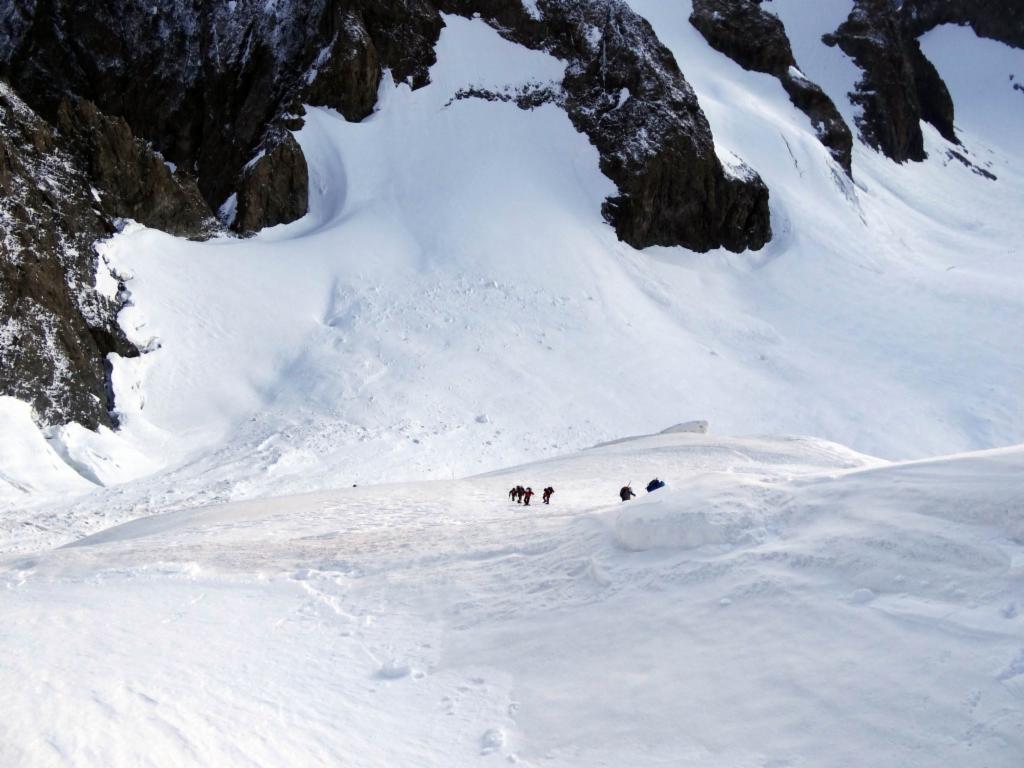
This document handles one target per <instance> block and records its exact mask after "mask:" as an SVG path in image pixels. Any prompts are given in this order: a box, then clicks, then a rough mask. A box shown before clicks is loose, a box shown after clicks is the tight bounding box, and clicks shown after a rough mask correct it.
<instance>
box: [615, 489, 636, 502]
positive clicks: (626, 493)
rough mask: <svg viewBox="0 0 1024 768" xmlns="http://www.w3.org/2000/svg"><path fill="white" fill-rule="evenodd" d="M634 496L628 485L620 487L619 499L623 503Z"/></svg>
mask: <svg viewBox="0 0 1024 768" xmlns="http://www.w3.org/2000/svg"><path fill="white" fill-rule="evenodd" d="M634 496H636V494H635V493H633V489H632V488H630V487H629V486H628V485H624V486H622V488H621V490H620V491H619V498H620V499H622V500H623V501H629V500H630V499H632V498H633V497H634Z"/></svg>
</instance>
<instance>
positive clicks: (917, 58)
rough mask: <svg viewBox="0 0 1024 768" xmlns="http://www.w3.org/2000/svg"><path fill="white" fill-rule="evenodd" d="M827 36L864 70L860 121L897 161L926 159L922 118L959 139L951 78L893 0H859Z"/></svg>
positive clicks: (867, 136)
mask: <svg viewBox="0 0 1024 768" xmlns="http://www.w3.org/2000/svg"><path fill="white" fill-rule="evenodd" d="M824 42H825V43H826V44H827V45H838V46H839V47H840V48H841V49H842V50H843V52H844V53H846V54H847V55H848V56H850V58H852V59H853V60H854V61H855V62H856V63H857V66H859V67H860V68H861V69H862V70H864V76H863V77H862V78H861V80H860V82H859V83H858V84H857V90H856V91H855V92H854V93H852V94H850V98H851V99H852V100H853V102H854V103H855V104H858V105H860V106H861V108H862V109H863V116H862V117H861V118H860V119H859V120H858V125H857V127H858V128H859V130H860V135H861V138H862V139H864V141H865V142H866V143H867V144H869V145H870V146H872V147H875V148H876V149H879V150H881V151H882V152H884V153H885V154H886V155H887V156H889V157H891V158H892V159H893V160H896V161H897V162H901V163H902V162H905V161H907V160H918V161H919V160H924V159H925V157H926V156H927V155H926V154H925V151H924V137H923V136H922V134H921V126H920V121H921V120H922V119H928V120H929V122H931V123H932V124H933V125H934V126H935V127H936V128H937V129H938V130H939V132H940V133H941V134H942V135H943V137H945V138H946V139H947V140H948V141H951V142H954V143H957V138H956V133H955V132H954V131H953V100H952V98H951V97H950V95H949V91H948V90H947V89H946V84H945V83H943V82H942V79H941V78H940V77H939V74H938V72H936V71H935V67H934V66H932V65H931V63H930V62H929V61H928V60H927V59H926V58H925V56H924V54H923V53H922V52H921V46H920V45H919V44H918V42H917V39H916V37H913V36H911V35H909V34H908V33H907V31H906V30H905V29H904V28H903V25H902V23H901V20H900V17H899V15H898V13H897V12H896V11H895V10H894V7H893V5H892V3H891V2H890V0H856V4H855V5H854V8H853V10H852V11H851V12H850V16H849V18H848V19H847V20H846V21H844V22H843V23H842V24H841V25H840V26H839V28H838V29H837V30H836V31H835V33H833V34H831V35H826V36H825V38H824Z"/></svg>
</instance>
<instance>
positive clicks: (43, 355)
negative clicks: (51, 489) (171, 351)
mask: <svg viewBox="0 0 1024 768" xmlns="http://www.w3.org/2000/svg"><path fill="white" fill-rule="evenodd" d="M98 206H99V203H98V201H97V200H95V199H94V198H93V196H92V194H91V193H90V181H89V177H88V175H87V174H86V172H85V171H84V169H83V168H82V166H81V163H80V162H79V160H78V158H77V157H76V155H75V154H74V153H73V152H72V151H70V150H69V149H68V148H67V147H66V146H65V142H64V140H63V138H62V137H61V136H60V135H59V134H58V133H57V131H55V130H54V129H53V127H51V126H50V125H48V124H47V123H46V122H45V121H43V120H42V119H41V118H39V117H38V116H37V115H36V114H35V113H33V112H32V111H31V110H30V109H29V108H28V106H27V105H25V104H24V103H23V102H22V101H21V100H20V99H18V97H17V96H16V95H15V94H14V93H13V92H12V90H11V89H10V87H9V86H8V85H7V84H6V83H4V82H2V81H0V394H4V395H11V396H14V397H18V398H21V399H23V400H26V401H28V402H29V403H31V404H32V405H33V407H34V408H35V411H36V413H37V414H38V415H39V417H40V418H41V419H42V420H43V421H44V422H48V423H57V422H66V421H78V422H80V423H82V424H84V425H85V426H87V427H90V428H95V427H97V426H99V425H101V424H105V425H112V424H113V421H114V419H113V416H112V409H113V398H112V394H111V392H110V388H109V386H108V383H107V378H108V371H107V361H106V356H107V354H108V353H110V352H116V353H118V354H120V355H122V356H125V357H132V356H135V355H137V354H138V351H137V350H136V348H135V347H134V346H133V345H132V344H131V343H130V342H129V341H128V340H127V339H126V338H125V336H124V334H123V332H122V331H121V329H120V327H119V326H118V325H117V319H116V318H117V313H118V311H119V310H120V307H121V299H119V298H111V297H109V296H107V295H104V294H103V293H101V292H100V291H97V290H96V288H95V285H96V281H95V276H96V270H97V259H98V257H97V255H96V252H95V250H94V249H93V244H94V243H95V242H96V241H97V240H98V239H101V238H103V237H107V236H109V235H110V234H111V233H112V231H113V230H112V227H111V225H110V222H109V220H108V218H107V217H106V216H105V215H103V213H102V212H101V211H100V210H99V207H98Z"/></svg>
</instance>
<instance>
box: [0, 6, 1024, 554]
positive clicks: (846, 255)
mask: <svg viewBox="0 0 1024 768" xmlns="http://www.w3.org/2000/svg"><path fill="white" fill-rule="evenodd" d="M834 4H835V5H837V6H839V5H842V3H838V0H837V2H836V3H834ZM677 6H678V7H677ZM772 6H773V7H774V10H776V11H777V12H778V13H779V15H780V17H781V18H782V19H783V20H784V21H785V22H786V24H787V29H788V32H789V36H790V38H791V39H792V40H793V49H794V53H795V56H796V58H797V60H798V62H799V63H800V65H801V67H802V68H803V69H804V71H805V72H806V74H807V76H808V77H810V78H811V79H813V80H814V81H815V82H818V83H820V84H822V87H823V88H824V89H825V91H826V92H828V94H829V95H830V96H831V98H832V99H833V100H834V101H835V103H836V104H837V105H841V106H840V109H841V110H842V111H846V112H847V113H848V114H852V113H850V112H849V110H851V109H852V107H850V105H849V100H848V99H845V98H844V94H843V90H842V89H844V88H852V87H853V84H854V79H853V74H852V71H851V69H850V66H851V65H850V62H849V61H848V60H844V58H843V54H842V52H841V51H839V50H838V49H836V48H828V47H826V46H824V45H818V46H817V48H815V47H814V46H813V45H811V44H809V43H808V42H807V41H808V40H811V41H812V42H813V40H814V39H815V35H818V34H819V29H818V28H814V27H813V25H812V23H811V21H809V20H807V19H804V20H803V24H801V23H797V22H799V21H800V20H799V19H798V18H797V17H796V15H795V14H796V6H795V5H787V4H786V3H784V2H782V0H776V2H774V3H772ZM632 7H633V8H634V9H635V10H636V11H637V12H638V13H640V14H642V15H643V16H644V17H645V18H647V19H648V20H649V21H650V22H651V24H652V26H653V28H654V30H655V31H656V32H657V34H658V36H659V39H660V40H661V41H662V42H663V43H664V44H665V45H666V46H667V47H668V48H669V50H671V51H672V52H673V54H674V55H675V57H676V58H677V60H678V61H679V62H680V65H681V66H682V68H683V69H684V70H685V71H686V72H687V75H688V78H689V80H690V82H691V83H692V84H693V87H694V89H695V90H696V92H697V95H698V96H699V98H700V103H701V105H702V108H703V110H704V111H705V113H706V114H707V116H708V120H709V122H710V125H711V128H712V130H713V132H714V134H715V142H716V144H715V146H716V149H717V151H718V152H719V154H720V156H721V157H722V160H723V162H724V163H726V164H727V165H737V164H738V163H739V162H740V160H742V161H743V162H744V163H748V164H749V165H750V166H752V167H754V168H756V169H757V170H758V171H759V173H760V174H761V175H762V177H763V178H764V179H765V180H766V181H767V183H768V184H769V186H770V188H771V190H772V197H771V206H772V218H773V221H774V222H775V224H774V227H775V237H774V239H773V240H772V241H771V242H770V243H769V244H768V245H767V246H766V247H765V248H764V249H762V250H760V251H756V252H751V251H748V252H745V253H741V254H733V253H729V252H727V251H724V250H716V251H711V252H709V253H707V254H697V253H693V252H691V251H687V250H685V249H682V248H678V247H676V248H665V247H655V248H650V249H647V250H645V251H637V250H635V249H633V248H631V247H630V246H628V245H627V244H624V243H622V242H620V241H619V240H618V239H617V238H616V236H615V232H614V230H613V229H612V228H611V227H609V226H608V225H607V224H605V223H603V222H602V219H601V206H602V201H603V200H604V199H605V198H606V197H607V196H608V195H610V194H613V193H614V185H613V184H612V183H611V182H610V181H609V180H608V179H607V178H606V177H605V176H604V175H603V174H602V173H601V171H600V161H599V157H598V153H597V151H596V150H595V148H594V147H593V145H591V144H590V143H589V142H588V141H587V139H586V137H585V136H583V135H581V134H580V133H578V132H577V130H576V129H575V128H574V126H573V124H572V123H571V122H570V120H569V119H568V118H567V115H566V113H565V112H564V111H563V110H562V109H560V108H559V107H558V105H556V104H551V103H545V104H541V105H539V106H537V107H536V108H534V109H530V110H523V109H520V108H519V107H518V106H516V105H515V104H513V103H509V102H505V101H502V100H497V101H490V100H486V99H479V98H469V99H465V98H456V96H457V95H458V94H459V93H460V92H465V91H467V89H472V88H477V89H482V90H489V91H494V92H514V91H515V90H516V89H517V88H522V87H523V86H529V85H531V84H534V85H538V84H539V85H541V86H543V85H544V84H545V83H554V82H557V81H558V80H559V79H560V78H561V77H562V76H563V71H564V66H565V64H564V62H563V61H560V60H558V59H557V58H555V57H553V56H551V55H550V54H547V53H543V52H540V51H536V50H529V49H527V48H525V47H522V46H519V45H516V44H514V43H511V42H509V41H507V40H505V39H503V38H502V37H501V36H500V35H499V34H498V33H497V32H495V30H494V29H493V28H492V27H490V26H489V25H487V24H485V23H484V22H483V21H482V20H479V19H476V20H474V19H465V18H461V17H457V16H446V17H445V18H444V22H445V27H444V29H443V30H442V32H441V36H440V39H439V42H438V45H437V50H436V57H437V62H436V63H435V64H434V65H433V66H432V67H431V68H430V71H429V75H430V83H429V85H425V86H424V87H422V88H418V89H415V90H412V89H410V87H409V86H408V85H406V84H398V85H393V84H391V83H390V82H389V81H387V80H385V81H383V82H382V85H381V87H380V92H379V96H378V104H377V108H376V111H375V112H374V114H373V115H371V116H370V117H369V118H367V119H366V120H364V121H362V122H359V123H353V122H348V121H346V120H344V119H343V118H341V117H340V116H339V115H338V114H337V113H335V112H334V111H332V110H330V109H320V108H313V107H310V108H308V109H307V116H306V120H305V125H304V127H303V128H302V129H301V130H300V131H298V132H297V133H296V139H297V143H298V144H299V145H300V146H301V148H302V150H303V153H304V155H305V156H306V157H307V158H308V163H309V167H310V186H309V193H310V201H309V205H310V212H309V213H308V214H307V216H306V217H304V218H303V219H300V220H299V221H296V222H294V223H292V224H288V225H283V226H278V227H273V228H269V229H265V230H263V231H262V232H261V233H259V234H258V235H256V236H255V237H253V238H249V239H238V238H234V237H228V236H220V237H216V238H213V239H211V240H209V241H206V242H195V241H188V240H184V239H179V238H174V237H171V236H169V235H167V234H164V233H162V232H160V231H157V230H154V229H148V228H145V227H140V226H137V225H129V226H128V227H127V228H126V229H125V230H124V231H123V232H122V233H121V234H119V235H117V236H116V237H114V238H112V239H110V240H109V241H107V242H105V243H103V244H101V245H100V247H99V250H100V253H101V256H102V259H103V261H104V263H105V264H106V266H107V268H108V269H110V270H112V272H113V273H114V274H116V275H118V276H119V277H123V278H125V286H126V288H127V291H128V292H129V294H130V297H131V298H130V301H131V306H129V307H126V308H125V309H124V310H123V312H122V313H121V324H122V327H123V328H124V329H125V330H126V331H127V332H128V334H129V336H130V338H131V340H132V341H133V342H134V343H135V344H136V345H137V346H139V347H140V348H142V349H145V350H149V351H148V353H147V354H144V355H142V356H141V357H138V358H135V359H115V360H114V363H113V374H112V383H113V387H114V391H115V394H116V405H117V409H118V415H119V417H120V420H121V425H122V426H121V428H120V430H119V431H118V432H116V433H113V432H109V431H107V430H100V431H99V432H97V433H91V432H88V431H86V430H81V429H80V428H78V427H76V425H73V424H72V425H68V426H65V427H60V428H54V429H51V430H48V432H47V434H48V436H49V438H50V441H49V446H50V449H51V451H52V452H53V453H52V454H47V453H45V452H43V454H42V455H40V457H39V460H40V461H41V462H43V464H44V465H46V464H49V463H50V462H51V461H52V459H53V456H54V455H56V456H58V457H63V459H64V460H65V461H66V463H67V465H68V469H67V473H69V480H68V483H69V484H77V483H78V480H77V479H76V478H74V477H71V475H83V476H85V477H87V478H88V479H89V480H90V481H92V482H93V483H96V481H100V482H101V483H102V485H103V486H115V485H117V483H118V481H119V480H120V481H125V480H130V479H133V478H137V477H139V476H140V475H147V474H151V473H153V472H154V470H156V469H157V468H162V470H161V471H159V472H157V473H156V474H152V475H151V476H150V477H149V478H148V479H145V480H133V482H131V483H129V484H127V485H121V486H119V487H117V488H116V489H113V490H104V488H103V487H97V490H96V492H94V493H91V494H89V495H87V496H85V497H82V498H80V499H76V500H75V501H74V502H73V503H71V504H68V503H66V501H63V500H61V499H59V498H55V497H54V496H53V495H50V494H46V493H45V492H44V493H32V494H27V493H25V492H24V491H23V490H21V488H23V487H28V486H30V485H32V483H31V482H28V483H25V482H20V481H19V480H18V478H17V477H13V476H11V477H10V479H9V480H7V481H5V485H4V491H3V494H2V495H3V499H4V502H3V503H4V504H5V506H6V508H7V509H8V510H11V512H10V514H8V515H6V516H5V519H4V528H5V530H6V531H7V535H8V537H9V540H10V542H11V546H13V547H14V548H17V549H24V548H32V547H34V546H37V545H40V544H42V543H45V542H57V541H63V540H67V539H68V538H69V537H74V536H76V535H80V534H81V533H84V532H88V531H89V530H95V529H96V528H97V527H102V526H105V525H108V524H110V523H113V522H118V521H120V520H124V519H127V518H129V517H134V516H138V515H140V514H145V513H147V512H151V511H157V510H163V509H175V508H180V507H183V506H192V505H195V504H200V503H212V502H217V501H225V500H231V499H240V498H252V497H255V496H260V495H266V494H268V493H283V492H301V491H306V490H313V489H316V488H323V487H330V486H339V485H341V486H344V485H351V484H352V483H359V484H364V483H367V482H381V481H397V480H410V479H422V478H430V477H452V476H463V475H466V474H470V473H473V472H478V471H483V470H486V469H489V468H493V467H495V466H502V465H505V464H508V463H515V462H518V461H526V460H529V459H532V458H536V457H538V456H543V455H552V454H557V453H562V452H565V451H566V450H572V449H576V448H579V447H584V446H587V445H592V444H594V443H596V442H600V441H602V440H607V439H611V438H614V437H617V436H620V435H622V434H634V433H636V432H638V431H645V430H646V431H650V430H656V429H660V428H662V427H663V426H664V425H665V424H666V423H671V422H674V421H679V420H682V419H685V418H690V417H693V416H701V417H707V418H708V419H709V420H710V421H711V423H712V425H713V429H715V430H716V431H720V432H723V433H727V434H728V433H734V434H742V433H756V432H761V433H776V434H787V433H789V434H792V433H798V434H799V433H802V434H813V435H821V436H825V437H828V438H831V439H835V440H837V441H839V442H842V443H845V444H847V445H850V446H852V447H854V448H856V449H858V450H862V451H865V452H867V453H871V454H874V455H880V456H885V457H888V458H900V457H918V456H924V455H934V454H937V453H943V452H950V451H960V450H967V449H977V448H987V447H991V446H996V445H1005V444H1009V443H1013V442H1018V441H1020V440H1021V439H1022V436H1024V409H1021V408H1020V394H1019V393H1020V391H1021V389H1020V384H1021V382H1022V381H1024V354H1022V350H1021V346H1020V344H1019V338H1018V335H1017V331H1018V329H1019V328H1020V327H1021V324H1022V320H1024V299H1022V296H1024V291H1022V285H1021V284H1022V279H1024V278H1022V272H1021V268H1020V260H1019V245H1018V244H1019V243H1020V242H1021V235H1022V234H1024V233H1022V224H1021V218H1020V216H1019V215H1018V214H1019V210H1020V202H1021V200H1022V199H1024V178H1022V174H1021V157H1020V154H1019V146H1018V145H1017V144H1016V143H1015V142H1013V141H1012V139H1011V138H1010V132H1012V126H1013V124H1014V120H1015V118H1016V116H1018V115H1019V114H1020V110H1021V108H1022V104H1024V100H1019V102H1020V103H1018V102H1013V101H1006V98H1007V94H1009V97H1010V98H1013V97H1015V96H1016V92H1015V91H1013V90H1012V88H1009V89H1008V88H1007V87H1006V74H1005V72H1006V70H1007V68H1008V67H1009V68H1011V70H1013V71H1017V70H1015V69H1013V68H1015V67H1016V68H1019V67H1020V66H1021V52H1020V51H1019V50H1015V49H1011V48H1008V47H1007V46H1005V45H1003V44H1002V43H997V42H994V41H990V40H983V39H979V38H976V37H974V35H973V33H971V32H970V31H969V30H967V29H963V28H942V29H939V30H936V31H934V32H932V33H929V34H928V35H926V36H925V37H924V38H923V45H924V47H925V49H926V50H927V52H928V55H929V57H930V58H931V59H932V60H933V61H934V62H935V64H936V66H937V67H938V69H939V70H940V72H942V73H943V75H944V76H948V79H949V85H950V88H951V90H952V92H953V95H954V97H955V99H956V100H957V101H958V102H961V103H963V104H965V105H968V108H967V109H966V110H964V113H963V115H962V123H961V125H962V128H961V139H962V142H963V143H962V146H961V147H959V148H957V151H961V152H969V153H970V154H971V156H972V157H973V158H974V162H975V163H976V164H979V165H983V166H984V167H986V168H987V169H989V171H990V172H991V174H992V175H994V176H996V179H995V180H992V179H989V178H986V177H984V176H980V175H978V174H977V173H975V172H973V171H972V169H971V168H970V167H968V166H966V165H964V164H962V163H960V162H958V161H956V160H953V159H951V158H950V157H949V156H948V155H947V154H946V152H947V150H948V149H949V145H948V144H947V143H946V142H945V141H944V140H943V139H942V138H941V137H940V136H939V135H938V134H937V133H936V132H935V131H934V130H932V129H931V128H930V127H929V126H927V125H925V126H924V129H923V130H924V136H925V138H926V140H927V142H928V150H929V158H928V159H927V160H925V161H924V162H921V163H913V164H905V165H897V164H894V163H892V162H890V161H889V160H887V159H886V158H885V157H883V156H882V155H880V154H878V153H876V152H874V151H873V150H871V149H869V148H867V147H865V146H864V145H863V144H859V143H858V144H856V145H855V147H854V163H853V167H854V179H853V180H852V181H851V180H850V179H849V178H848V177H846V176H845V175H844V174H843V173H842V171H841V170H840V169H839V168H838V166H837V165H836V163H835V162H834V160H833V159H832V158H831V157H830V155H829V152H828V150H827V148H826V147H824V146H823V145H822V144H821V143H820V142H819V141H818V139H817V137H816V135H815V134H814V132H813V130H812V126H811V125H810V122H809V120H808V118H807V116H806V115H804V114H803V113H801V112H800V111H798V110H797V109H796V108H795V107H794V106H793V104H792V103H791V102H790V101H789V98H788V96H787V94H786V92H785V91H784V90H783V88H782V87H781V85H780V84H779V82H778V81H777V80H776V79H774V78H773V77H771V76H770V75H767V74H761V73H758V72H747V71H745V70H743V69H742V68H740V67H739V66H738V65H737V64H735V63H734V62H733V61H731V60H730V59H729V58H728V57H727V56H725V55H723V54H722V53H719V52H718V51H716V50H714V49H712V48H711V47H710V46H709V45H708V43H707V42H706V41H705V40H704V39H703V38H702V36H701V35H700V34H699V33H698V31H697V30H696V29H695V28H694V27H693V26H692V25H691V24H690V23H689V21H688V16H689V13H690V7H689V4H688V3H678V4H675V5H666V4H662V3H655V2H645V0H633V2H632ZM832 21H833V19H829V18H826V16H825V14H824V12H823V14H822V18H821V19H817V20H816V21H815V23H817V24H818V26H819V27H821V28H823V27H824V26H827V25H829V24H831V23H832ZM819 49H820V50H819ZM812 51H816V54H814V55H812ZM965 58H966V59H967V60H969V61H971V62H972V63H973V64H972V66H970V67H965V66H963V61H964V59H965ZM624 98H628V97H627V96H625V95H624ZM983 103H993V104H999V105H1000V106H999V109H998V113H995V112H994V114H999V115H1001V117H1000V118H999V120H995V119H993V121H992V122H987V121H985V120H983V119H982V118H981V117H980V115H979V109H980V106H979V105H981V104H983ZM108 283H111V285H112V282H111V281H108ZM19 423H21V422H19ZM32 444H34V445H38V443H37V442H33V443H32ZM18 471H19V472H25V473H28V474H29V475H31V467H26V466H25V465H22V466H21V468H19V470H18ZM93 487H96V486H93ZM54 489H56V486H54ZM43 521H45V522H43ZM40 525H41V526H42V529H43V530H40V528H39V526H40ZM15 541H17V542H18V543H17V544H15V543H14V542H15Z"/></svg>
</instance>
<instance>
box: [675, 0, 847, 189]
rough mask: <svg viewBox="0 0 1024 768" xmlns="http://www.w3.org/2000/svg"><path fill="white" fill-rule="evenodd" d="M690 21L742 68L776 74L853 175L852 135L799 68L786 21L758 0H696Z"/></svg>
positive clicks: (818, 132) (841, 162)
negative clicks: (767, 9) (766, 9)
mask: <svg viewBox="0 0 1024 768" xmlns="http://www.w3.org/2000/svg"><path fill="white" fill-rule="evenodd" d="M690 23H691V24H693V26H694V27H696V28H697V30H698V31H699V32H700V33H701V34H702V35H703V36H704V38H705V39H706V40H707V41H708V43H709V44H710V45H711V46H712V47H713V48H714V49H715V50H717V51H721V52H722V53H724V54H725V55H726V56H728V57H729V58H731V59H732V60H733V61H735V62H736V63H737V64H739V65H740V66H741V67H743V68H744V69H748V70H753V71H755V72H764V73H766V74H769V75H773V76H774V77H776V78H778V80H779V82H780V83H782V87H783V88H785V90H786V93H787V94H788V95H789V98H790V101H792V102H793V104H794V105H795V106H796V107H797V109H799V110H800V111H802V112H803V113H804V114H806V115H807V116H808V117H809V118H810V119H811V124H812V125H813V126H814V130H815V132H816V133H817V135H818V139H819V140H820V141H821V143H822V144H824V145H825V146H826V147H827V148H828V150H829V152H830V153H831V154H832V157H834V158H835V160H836V162H838V163H839V164H840V165H841V166H842V167H843V169H844V170H845V171H846V172H847V173H850V170H851V169H850V166H851V153H852V151H853V135H852V134H851V133H850V127H849V126H848V125H847V124H846V121H845V120H843V118H842V116H841V115H840V114H839V110H837V109H836V105H835V104H834V103H833V102H832V99H830V98H829V97H828V96H827V95H826V94H825V92H824V91H823V90H821V87H820V86H818V85H817V84H816V83H813V82H811V81H810V80H808V79H807V78H806V77H803V76H802V74H801V73H800V72H799V69H798V67H797V64H796V59H795V58H794V57H793V49H792V47H791V46H790V43H789V37H788V36H787V35H786V29H785V27H784V26H783V24H782V21H781V20H780V19H779V18H778V17H777V16H774V15H772V14H770V13H768V12H767V11H765V10H764V9H763V8H761V5H760V0H694V2H693V13H692V14H691V15H690Z"/></svg>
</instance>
